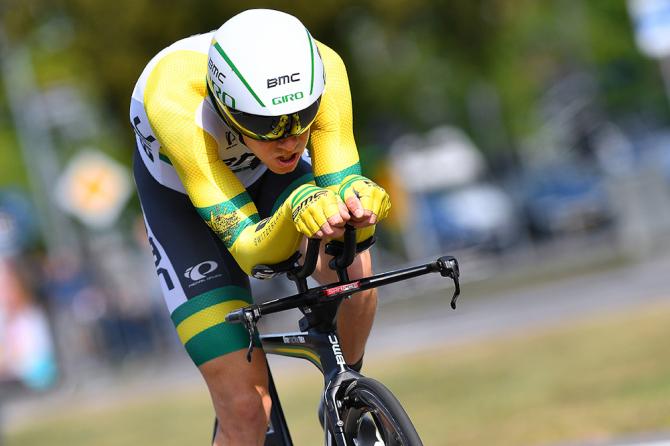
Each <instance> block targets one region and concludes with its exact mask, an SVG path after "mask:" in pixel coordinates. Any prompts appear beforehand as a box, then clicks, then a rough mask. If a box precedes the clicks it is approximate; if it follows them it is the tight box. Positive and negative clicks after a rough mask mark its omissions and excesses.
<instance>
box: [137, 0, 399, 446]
mask: <svg viewBox="0 0 670 446" xmlns="http://www.w3.org/2000/svg"><path fill="white" fill-rule="evenodd" d="M130 120H131V123H132V126H133V128H134V131H135V134H136V140H137V150H136V151H135V155H134V176H135V181H136V184H137V189H138V194H139V197H140V201H141V205H142V209H143V213H144V216H145V224H146V229H147V233H148V237H149V241H150V245H151V249H152V250H153V254H154V260H155V266H156V270H157V272H158V275H159V280H160V282H161V287H162V291H163V294H164V297H165V300H166V303H167V306H168V308H169V311H170V313H171V318H172V321H173V322H174V324H175V326H176V330H177V333H178V335H179V337H180V339H181V341H182V342H183V343H184V345H185V348H186V350H187V352H188V354H189V355H190V357H191V359H192V360H193V362H194V363H195V364H196V366H197V367H198V368H199V370H200V372H201V373H202V375H203V377H204V379H205V382H206V384H207V386H208V388H209V391H210V394H211V398H212V401H213V405H214V408H215V411H216V416H217V418H218V420H219V428H218V430H217V432H216V436H215V439H214V444H217V445H218V444H226V445H245V446H247V445H252V444H263V437H264V432H265V430H266V427H267V423H268V417H269V411H270V398H269V396H268V393H267V384H268V383H267V372H266V366H265V358H264V356H263V353H262V351H261V350H259V349H256V350H254V353H253V358H252V361H251V363H248V362H247V361H246V358H245V356H246V348H247V343H248V335H247V334H246V331H245V329H244V328H243V327H242V326H240V325H238V324H227V323H225V322H224V317H225V315H226V314H227V313H228V312H229V311H231V310H233V309H236V308H239V307H242V306H245V305H247V304H248V303H250V302H251V295H250V286H249V277H248V276H249V275H252V274H253V272H252V269H253V267H254V265H257V264H265V265H271V264H276V263H280V262H282V261H285V260H286V259H288V258H289V257H291V255H292V254H293V253H295V252H296V250H298V249H304V246H305V243H304V241H305V239H306V237H316V238H322V239H332V238H337V237H340V236H341V235H342V234H343V227H344V224H345V223H346V222H350V223H352V224H353V225H354V226H356V227H359V228H362V229H361V230H359V231H357V233H358V236H359V240H360V241H361V242H362V241H364V240H365V239H368V238H369V237H371V236H372V234H373V233H374V225H375V224H376V223H377V222H378V221H379V220H381V219H383V218H384V217H385V216H386V215H387V214H388V211H389V208H390V202H389V197H388V195H387V194H386V192H385V191H384V189H382V188H381V187H379V186H378V185H376V184H375V183H374V182H372V181H371V180H369V179H367V178H365V177H363V176H361V168H360V164H359V158H358V153H357V149H356V145H355V142H354V138H353V129H352V111H351V97H350V91H349V85H348V80H347V75H346V70H345V67H344V63H343V62H342V60H341V58H340V57H339V56H338V55H337V54H336V53H335V51H333V50H332V49H330V48H328V47H327V46H326V45H324V44H322V43H321V42H318V41H316V40H315V39H314V38H313V37H312V36H311V34H310V33H309V32H308V31H307V29H306V28H305V27H304V25H303V24H302V23H301V22H300V21H299V20H298V19H297V18H295V17H293V16H291V15H288V14H285V13H283V12H279V11H274V10H267V9H255V10H247V11H244V12H242V13H240V14H238V15H236V16H234V17H232V18H231V19H229V20H228V21H226V22H225V23H224V24H223V25H222V26H221V27H220V28H219V29H218V30H216V31H214V32H210V33H207V34H201V35H196V36H192V37H188V38H185V39H183V40H180V41H178V42H176V43H174V44H172V45H170V46H169V47H167V48H165V49H164V50H162V51H160V52H159V53H158V54H157V55H156V56H155V57H154V58H153V59H151V61H150V62H149V64H148V65H147V66H146V68H145V69H144V71H143V72H142V74H141V76H140V78H139V80H138V82H137V84H136V86H135V89H134V91H133V95H132V100H131V106H130ZM308 145H309V149H308V150H307V151H306V150H305V149H306V147H307V146H308ZM322 245H323V244H322ZM322 256H323V252H321V254H320V258H321V257H322ZM349 273H350V276H351V278H357V277H362V276H367V275H369V274H371V273H372V266H371V260H370V254H369V252H368V251H364V252H362V253H360V254H359V255H358V256H357V259H356V261H355V263H354V264H353V265H352V266H351V267H350V270H349ZM314 277H315V278H316V279H317V280H318V281H320V282H322V283H325V282H331V281H335V280H336V277H335V275H334V274H333V273H332V271H330V270H329V269H328V267H327V262H326V261H325V260H324V261H323V262H322V261H321V260H319V262H318V266H317V271H316V272H315V275H314ZM375 308H376V294H375V292H374V291H373V290H371V291H366V292H361V293H358V294H357V295H354V296H353V297H352V299H350V300H348V301H346V302H344V303H343V305H342V306H341V309H340V312H339V315H338V328H339V332H340V334H341V343H342V348H343V351H344V355H345V359H346V361H347V363H349V364H352V365H353V366H355V367H358V368H359V367H360V362H361V360H362V356H363V352H364V348H365V343H366V340H367V337H368V335H369V332H370V329H371V326H372V320H373V317H374V312H375Z"/></svg>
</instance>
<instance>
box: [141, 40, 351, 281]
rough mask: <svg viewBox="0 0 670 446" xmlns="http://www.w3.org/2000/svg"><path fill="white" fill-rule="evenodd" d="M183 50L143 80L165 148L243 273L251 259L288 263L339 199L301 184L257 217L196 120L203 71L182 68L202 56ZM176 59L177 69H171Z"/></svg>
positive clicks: (151, 117) (149, 111) (195, 202)
mask: <svg viewBox="0 0 670 446" xmlns="http://www.w3.org/2000/svg"><path fill="white" fill-rule="evenodd" d="M184 53H186V54H184ZM184 53H181V54H179V53H173V54H171V55H169V56H167V57H165V58H164V59H163V60H161V62H159V64H158V65H157V66H156V68H155V69H154V72H153V73H152V74H151V76H150V78H149V79H148V81H147V87H146V90H145V97H144V103H145V108H146V111H147V116H148V117H149V121H150V123H151V126H152V128H153V130H154V132H155V133H156V136H157V138H158V140H159V141H160V143H161V146H162V150H164V151H165V153H166V154H167V156H168V157H169V158H170V160H171V162H172V164H173V166H174V167H175V169H176V171H177V173H178V175H179V177H180V179H181V181H182V183H183V184H184V187H185V189H186V192H187V193H188V195H189V197H190V199H191V201H192V202H193V205H194V206H195V208H196V209H197V211H198V213H199V214H200V215H201V216H202V218H203V219H204V220H205V221H206V222H207V224H208V225H209V226H210V227H211V228H212V230H213V231H214V232H215V233H216V234H217V235H218V236H219V237H220V238H221V240H222V241H223V242H224V244H225V245H226V247H227V248H228V250H229V251H230V253H231V254H232V255H233V257H234V258H235V260H236V261H237V263H238V264H239V265H240V267H241V268H242V270H243V271H245V272H246V273H247V274H249V273H250V271H251V268H252V267H253V266H254V265H256V264H259V263H265V264H273V263H278V262H281V261H283V260H286V259H287V258H288V257H290V256H291V255H292V254H293V253H294V252H295V251H296V250H297V248H298V245H299V243H300V240H301V238H302V234H306V235H308V236H311V235H313V234H315V233H316V232H317V231H318V230H319V228H320V227H321V225H323V223H324V222H325V221H326V218H324V216H323V215H322V214H328V213H330V215H332V214H334V213H339V211H338V210H335V211H333V206H334V207H335V209H338V208H337V196H336V195H335V194H334V193H332V192H331V193H329V194H323V193H321V192H322V191H323V189H320V188H317V187H315V186H312V185H303V186H301V187H299V188H297V189H296V190H295V191H294V192H293V193H292V194H291V195H290V196H289V197H288V199H287V200H286V201H285V202H284V203H282V205H281V206H280V207H279V209H278V210H277V211H276V212H275V213H274V214H273V215H272V216H271V217H270V218H268V219H265V220H263V221H260V218H259V215H258V211H257V209H256V206H255V205H254V203H253V202H252V201H251V197H250V196H249V194H248V193H247V192H246V190H245V188H244V186H243V185H242V184H241V183H240V182H239V180H238V179H237V177H236V176H235V175H234V174H233V173H232V172H231V171H230V169H229V168H228V167H227V166H226V165H225V164H224V163H223V161H222V160H221V159H219V155H218V145H217V142H216V140H215V139H214V138H213V137H212V136H211V135H210V134H208V133H207V132H206V131H205V130H203V129H202V128H201V127H200V126H199V125H197V124H196V122H197V121H198V119H197V116H199V114H201V113H202V109H201V107H202V104H203V98H204V96H205V83H204V82H203V78H204V74H202V73H199V72H198V71H197V70H194V73H193V75H192V76H191V78H188V75H187V76H185V74H184V73H185V71H186V70H184V69H181V67H184V66H187V67H188V66H191V65H192V66H196V67H198V66H203V67H204V66H206V60H202V58H203V57H204V56H203V55H201V54H198V53H195V52H192V53H191V52H184ZM177 56H178V59H176V60H171V59H172V58H174V57H177ZM175 61H176V62H177V63H178V64H179V66H180V69H171V66H174V63H175ZM171 64H172V65H171ZM186 73H188V71H186ZM201 74H202V75H201ZM184 77H186V79H184ZM185 83H186V86H187V87H188V88H186V87H185V86H184V84H185ZM175 85H180V86H182V88H174V86H175ZM326 192H328V191H326ZM315 207H316V208H317V209H316V210H315ZM320 212H321V213H320Z"/></svg>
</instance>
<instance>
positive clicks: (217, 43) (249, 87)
mask: <svg viewBox="0 0 670 446" xmlns="http://www.w3.org/2000/svg"><path fill="white" fill-rule="evenodd" d="M214 48H216V51H218V52H219V54H220V55H221V57H223V58H224V59H225V61H226V63H227V64H228V66H229V67H230V69H231V70H233V71H234V72H235V74H236V75H237V77H239V78H240V80H241V81H242V83H243V84H244V86H245V87H247V90H249V93H251V95H252V96H253V97H254V99H256V101H258V103H259V104H260V106H261V107H263V108H265V104H263V101H261V98H259V97H258V96H257V95H256V92H255V91H254V90H253V88H251V85H249V83H248V82H247V80H246V79H245V78H244V76H242V73H240V71H239V70H238V69H237V67H236V66H235V64H234V63H233V61H232V60H230V58H229V57H228V55H227V54H226V52H225V51H223V48H221V45H219V42H214Z"/></svg>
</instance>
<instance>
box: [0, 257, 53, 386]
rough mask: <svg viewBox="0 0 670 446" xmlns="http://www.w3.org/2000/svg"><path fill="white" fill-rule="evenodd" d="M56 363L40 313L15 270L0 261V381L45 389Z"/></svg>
mask: <svg viewBox="0 0 670 446" xmlns="http://www.w3.org/2000/svg"><path fill="white" fill-rule="evenodd" d="M56 370H57V369H56V361H55V356H54V349H53V344H52V339H51V332H50V330H49V323H48V320H47V318H46V315H45V313H44V311H43V310H42V309H41V308H40V307H39V306H37V305H36V304H35V302H34V300H33V296H32V295H31V294H30V291H29V290H28V288H27V286H26V285H25V283H23V281H22V280H21V279H20V277H19V275H18V273H17V268H16V267H15V265H14V263H12V261H11V260H10V259H8V258H2V259H0V381H16V380H18V381H19V382H20V383H22V384H23V385H25V386H26V387H28V388H31V389H45V388H47V387H49V386H50V385H51V384H53V382H54V381H55V379H56V374H57V373H56Z"/></svg>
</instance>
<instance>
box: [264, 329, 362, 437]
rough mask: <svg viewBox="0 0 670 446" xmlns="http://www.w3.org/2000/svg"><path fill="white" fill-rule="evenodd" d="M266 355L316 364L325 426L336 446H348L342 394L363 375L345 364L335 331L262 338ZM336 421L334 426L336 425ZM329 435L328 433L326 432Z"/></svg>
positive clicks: (265, 336) (270, 335) (271, 335)
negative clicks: (340, 404) (340, 410)
mask: <svg viewBox="0 0 670 446" xmlns="http://www.w3.org/2000/svg"><path fill="white" fill-rule="evenodd" d="M260 339H261V343H262V345H263V349H264V350H265V352H266V353H270V354H275V355H280V356H288V357H293V358H302V359H305V360H307V361H309V362H311V363H312V364H314V365H315V366H316V367H317V368H318V369H319V371H321V373H322V374H323V377H324V397H325V401H326V410H327V411H328V414H327V416H326V417H325V420H326V421H325V422H326V423H327V424H328V426H329V427H330V431H331V432H333V433H334V437H335V438H334V440H335V444H337V445H338V446H345V445H346V442H345V439H344V432H343V431H342V427H341V425H340V424H341V423H338V422H339V421H340V416H339V413H338V411H337V409H336V407H337V400H338V392H339V390H340V389H344V388H345V387H343V384H347V383H348V382H350V381H351V380H354V379H357V378H360V377H361V376H362V375H361V374H359V373H356V372H355V371H353V370H351V369H350V368H349V367H348V366H347V365H346V363H345V362H344V356H342V351H341V349H340V342H339V338H338V336H337V334H336V333H335V332H334V331H333V332H330V333H323V332H319V331H317V330H309V331H307V332H295V333H284V334H268V335H261V336H260ZM333 420H334V422H333ZM325 432H326V435H327V433H328V429H326V430H325Z"/></svg>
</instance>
